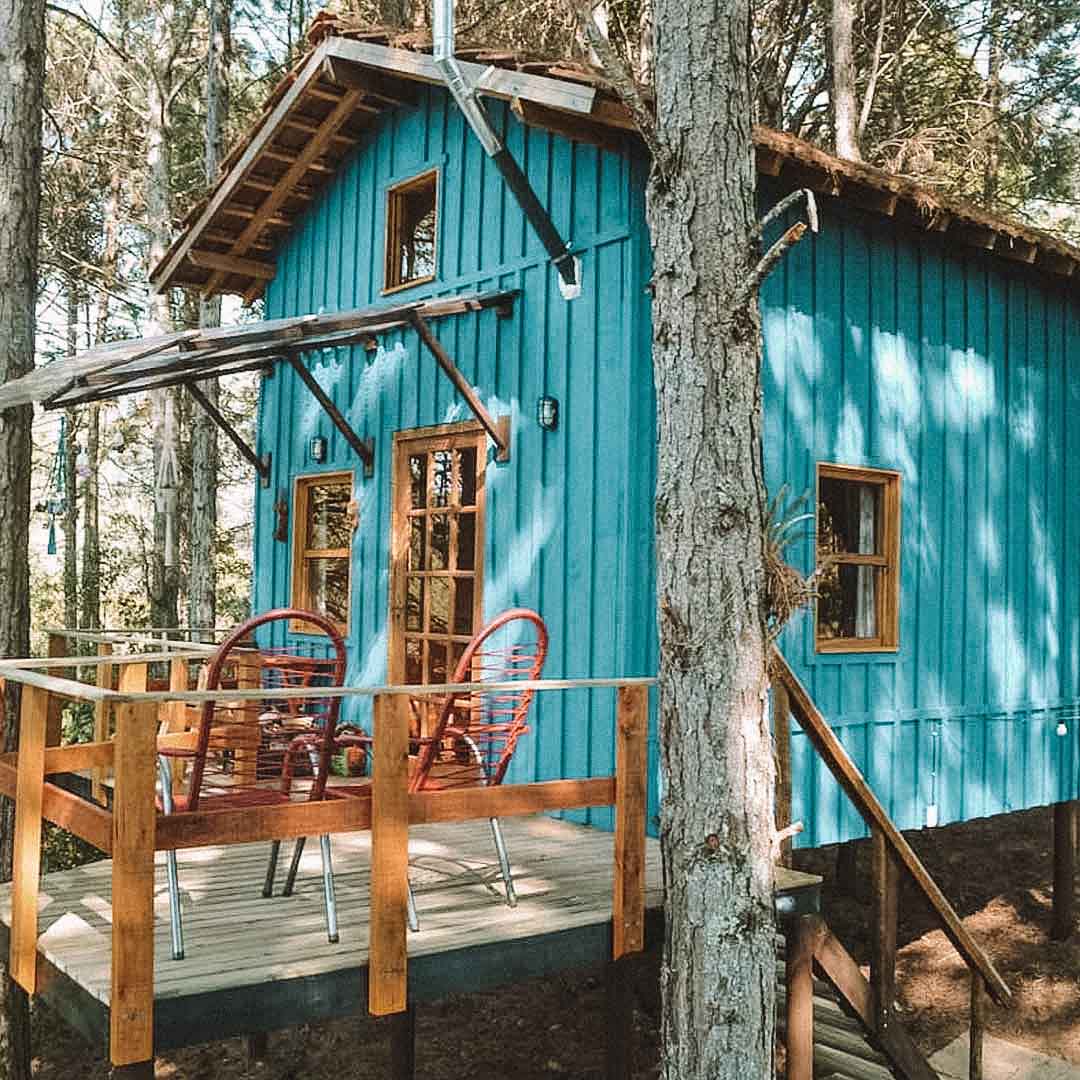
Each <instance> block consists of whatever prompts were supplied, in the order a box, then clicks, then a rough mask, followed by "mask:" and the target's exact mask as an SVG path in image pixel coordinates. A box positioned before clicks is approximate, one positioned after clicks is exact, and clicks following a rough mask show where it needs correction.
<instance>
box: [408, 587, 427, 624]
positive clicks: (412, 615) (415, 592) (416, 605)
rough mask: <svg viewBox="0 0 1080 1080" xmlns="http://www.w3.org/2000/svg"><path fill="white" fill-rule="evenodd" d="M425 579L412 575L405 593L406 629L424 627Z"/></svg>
mask: <svg viewBox="0 0 1080 1080" xmlns="http://www.w3.org/2000/svg"><path fill="white" fill-rule="evenodd" d="M423 620H424V579H423V578H422V577H410V578H409V584H408V589H407V590H406V594H405V629H406V630H423V629H424V621H423Z"/></svg>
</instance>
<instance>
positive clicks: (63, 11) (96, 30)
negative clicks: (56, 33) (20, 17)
mask: <svg viewBox="0 0 1080 1080" xmlns="http://www.w3.org/2000/svg"><path fill="white" fill-rule="evenodd" d="M45 9H46V11H54V12H56V14H57V15H66V16H67V17H68V18H69V19H74V20H75V21H76V22H77V23H82V25H83V26H85V27H86V28H87V30H89V31H90V32H91V33H93V34H94V35H96V36H97V37H99V38H101V40H102V41H104V42H105V44H106V45H108V46H109V48H110V49H111V50H112V51H113V52H114V53H116V55H117V56H119V57H120V59H121V60H123V61H124V63H125V64H130V63H131V62H132V60H131V57H130V56H129V55H128V54H127V53H126V52H124V50H123V49H121V48H120V46H119V45H117V44H116V42H115V41H113V40H112V38H110V37H109V35H108V34H106V33H105V31H104V30H102V29H101V27H100V26H97V25H95V24H94V22H93V21H92V20H90V19H88V18H86V16H85V15H80V14H79V13H78V12H77V11H72V10H71V9H70V8H65V7H60V5H59V4H51V3H46V4H45Z"/></svg>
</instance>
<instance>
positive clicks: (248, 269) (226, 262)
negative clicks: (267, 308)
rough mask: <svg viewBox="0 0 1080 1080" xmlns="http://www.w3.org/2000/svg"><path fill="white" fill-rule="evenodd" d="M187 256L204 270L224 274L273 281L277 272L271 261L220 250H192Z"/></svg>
mask: <svg viewBox="0 0 1080 1080" xmlns="http://www.w3.org/2000/svg"><path fill="white" fill-rule="evenodd" d="M188 258H189V259H190V260H191V261H192V262H193V263H194V264H195V265H196V266H199V267H201V268H202V269H204V270H220V271H221V272H222V273H224V274H240V275H241V276H243V277H250V278H258V279H259V280H260V281H273V280H274V277H275V275H276V274H277V266H276V265H275V264H274V263H272V262H266V261H264V260H263V259H252V258H250V257H246V256H241V255H228V254H225V253H223V252H220V251H198V250H194V251H191V252H189V253H188Z"/></svg>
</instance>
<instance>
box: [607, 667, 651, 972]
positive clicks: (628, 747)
mask: <svg viewBox="0 0 1080 1080" xmlns="http://www.w3.org/2000/svg"><path fill="white" fill-rule="evenodd" d="M648 734H649V689H648V687H645V686H624V687H622V688H621V689H620V690H619V692H618V714H617V716H616V720H615V883H614V884H615V896H614V901H613V904H612V950H613V953H614V959H616V960H618V959H619V958H620V957H622V956H625V955H627V954H628V953H635V952H640V951H641V950H642V949H643V948H644V947H645V816H646V801H647V789H646V773H647V758H648V749H647V745H648Z"/></svg>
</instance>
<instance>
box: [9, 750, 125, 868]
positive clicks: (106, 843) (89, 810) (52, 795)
mask: <svg viewBox="0 0 1080 1080" xmlns="http://www.w3.org/2000/svg"><path fill="white" fill-rule="evenodd" d="M50 752H51V751H49V750H46V755H47V754H49V753H50ZM17 787H18V774H17V772H16V768H15V766H14V765H12V764H10V763H9V762H8V761H0V795H7V796H8V798H11V799H14V798H15V795H16V789H17ZM41 816H42V817H43V818H44V819H45V820H46V821H51V822H52V823H53V824H54V825H59V826H60V827H61V828H62V829H67V831H68V832H71V833H74V834H75V835H76V836H79V837H82V839H83V840H85V841H86V842H87V843H89V844H93V845H94V847H96V848H97V849H98V850H99V851H104V852H105V854H106V855H107V854H108V853H109V852H110V851H111V850H112V814H110V813H109V812H108V811H107V810H104V809H102V807H100V806H96V805H95V804H94V803H92V802H88V801H87V800H86V799H81V798H79V796H78V795H73V794H72V793H71V792H70V791H65V790H64V789H63V788H61V787H57V786H56V785H55V784H49V783H46V784H45V786H44V790H43V791H42V797H41Z"/></svg>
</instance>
